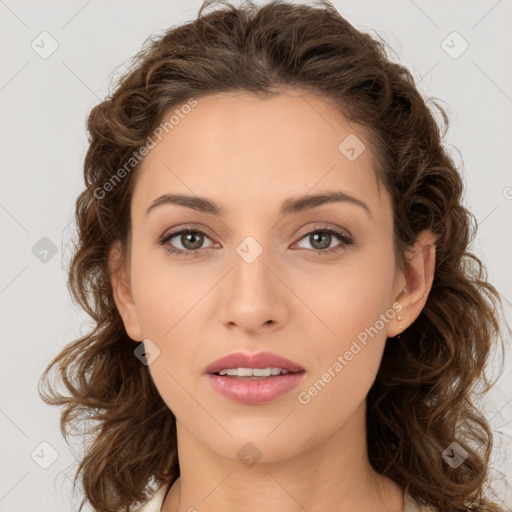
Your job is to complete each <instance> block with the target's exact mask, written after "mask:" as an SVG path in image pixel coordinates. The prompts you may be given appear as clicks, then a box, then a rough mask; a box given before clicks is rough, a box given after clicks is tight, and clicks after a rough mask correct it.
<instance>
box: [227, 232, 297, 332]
mask: <svg viewBox="0 0 512 512" xmlns="http://www.w3.org/2000/svg"><path fill="white" fill-rule="evenodd" d="M265 240H267V241H268V238H266V239H265ZM271 245H272V244H270V242H268V243H266V244H265V246H264V245H263V243H260V242H259V241H258V240H256V237H254V236H246V237H245V238H244V239H243V240H242V241H241V242H240V243H239V244H238V245H237V246H236V248H235V253H234V254H233V257H232V259H231V264H232V271H231V272H230V275H229V277H228V279H227V280H226V282H225V285H224V290H223V302H222V305H221V308H220V315H221V320H222V322H223V323H225V324H231V325H232V324H237V325H238V326H239V327H241V328H243V329H246V330H253V331H254V330H257V329H258V328H259V327H261V326H262V325H265V324H267V323H281V322H282V321H284V317H285V315H286V311H287V306H286V304H285V297H284V295H285V294H284V291H283V289H282V288H283V285H282V283H281V282H280V281H279V279H277V278H276V276H275V275H274V273H273V272H272V270H270V268H273V267H274V266H275V265H274V264H273V263H272V262H273V261H275V258H274V257H273V254H272V250H271V248H270V247H271ZM230 266H231V265H230ZM269 267H270V268H269ZM269 321H270V322H269Z"/></svg>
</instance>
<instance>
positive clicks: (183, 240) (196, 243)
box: [159, 228, 213, 256]
mask: <svg viewBox="0 0 512 512" xmlns="http://www.w3.org/2000/svg"><path fill="white" fill-rule="evenodd" d="M205 238H207V239H208V240H210V237H209V236H208V235H207V234H206V233H205V232H204V231H201V230H200V229H191V228H186V229H182V230H180V231H175V232H173V233H168V234H166V235H164V236H163V237H162V238H161V239H160V240H159V244H160V245H163V246H164V248H165V250H166V251H168V252H170V253H171V254H180V255H183V256H195V255H196V254H199V251H198V249H203V248H204V247H202V246H203V243H204V240H205ZM174 239H176V240H175V241H174V242H172V241H173V240H174ZM171 242H172V243H171ZM176 244H178V247H176ZM179 245H181V247H179ZM212 245H213V244H212ZM209 247H212V246H211V245H210V246H209ZM209 247H206V249H208V248H209Z"/></svg>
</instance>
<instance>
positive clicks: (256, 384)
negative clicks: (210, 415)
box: [208, 372, 305, 405]
mask: <svg viewBox="0 0 512 512" xmlns="http://www.w3.org/2000/svg"><path fill="white" fill-rule="evenodd" d="M304 373H305V372H299V373H287V374H285V375H275V376H272V377H268V378H266V379H259V380H245V379H237V378H233V377H224V376H220V375H215V374H208V378H209V380H210V383H211V385H212V386H213V388H214V389H215V390H217V391H218V392H219V393H220V394H221V395H223V396H225V397H226V398H229V399H230V400H234V401H235V402H238V403H241V404H250V405H257V404H265V403H267V402H270V401H272V400H275V399H277V398H279V397H280V396H283V395H284V394H286V393H288V392H289V391H291V390H292V389H293V388H294V387H296V386H297V385H298V384H299V383H300V382H301V381H302V379H303V378H304Z"/></svg>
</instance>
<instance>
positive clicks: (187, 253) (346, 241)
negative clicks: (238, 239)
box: [158, 228, 354, 258]
mask: <svg viewBox="0 0 512 512" xmlns="http://www.w3.org/2000/svg"><path fill="white" fill-rule="evenodd" d="M196 233H199V234H201V235H204V236H206V237H207V238H210V237H209V236H208V234H207V233H205V232H204V231H201V230H200V229H191V228H185V229H182V230H180V231H175V232H173V233H169V234H167V235H163V236H162V237H161V238H160V239H159V240H158V244H159V245H162V246H163V247H164V249H165V250H166V251H167V252H169V253H170V254H175V255H178V256H182V257H184V258H194V257H196V256H198V255H199V254H200V249H196V250H194V251H192V250H190V249H186V250H184V249H175V248H173V247H171V246H170V245H168V243H167V242H169V240H171V239H172V238H174V237H175V236H177V235H184V234H196ZM313 233H324V234H325V233H327V234H330V235H335V236H336V237H338V238H339V239H340V240H341V242H342V243H340V245H337V246H335V247H331V248H330V249H324V250H321V249H306V250H307V251H312V252H314V253H315V254H317V255H319V256H326V255H332V254H335V253H338V252H339V251H341V250H342V249H343V248H344V247H345V246H347V245H352V244H353V243H354V242H353V240H352V238H350V237H349V236H348V235H346V234H345V233H343V232H341V231H338V230H337V229H333V228H317V229H313V230H312V231H309V232H307V233H305V234H304V235H303V236H302V237H301V238H300V239H299V240H298V241H299V242H300V241H301V240H302V239H304V238H306V237H307V236H310V235H312V234H313Z"/></svg>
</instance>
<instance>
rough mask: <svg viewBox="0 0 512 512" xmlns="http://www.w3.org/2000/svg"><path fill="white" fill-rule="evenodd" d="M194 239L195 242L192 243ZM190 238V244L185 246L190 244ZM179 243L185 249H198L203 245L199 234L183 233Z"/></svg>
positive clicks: (201, 236)
mask: <svg viewBox="0 0 512 512" xmlns="http://www.w3.org/2000/svg"><path fill="white" fill-rule="evenodd" d="M194 237H195V238H196V242H194V241H193V239H194ZM190 238H192V241H191V244H190V245H187V244H188V243H189V242H190ZM181 243H182V244H183V247H185V248H186V249H189V250H193V249H199V248H200V247H201V245H202V243H203V235H201V234H200V233H185V234H184V235H182V236H181Z"/></svg>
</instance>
